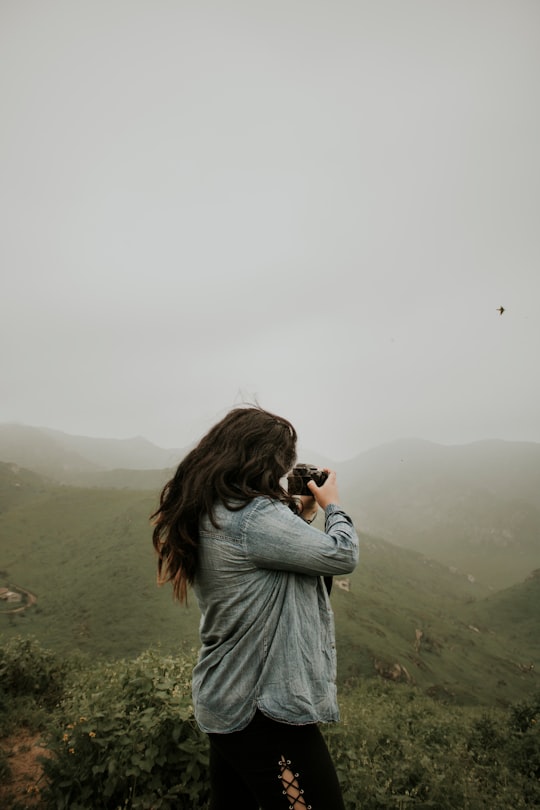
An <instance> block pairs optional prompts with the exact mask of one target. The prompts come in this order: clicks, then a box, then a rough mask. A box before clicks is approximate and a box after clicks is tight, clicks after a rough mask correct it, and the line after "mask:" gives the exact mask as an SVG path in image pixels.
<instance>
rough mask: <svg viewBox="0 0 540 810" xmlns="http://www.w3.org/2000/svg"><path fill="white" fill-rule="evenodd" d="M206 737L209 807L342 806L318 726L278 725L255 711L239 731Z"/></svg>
mask: <svg viewBox="0 0 540 810" xmlns="http://www.w3.org/2000/svg"><path fill="white" fill-rule="evenodd" d="M208 736H209V739H210V786H211V790H212V799H211V801H210V810H233V808H234V810H259V808H260V810H289V808H291V810H307V809H308V808H312V810H345V808H344V805H343V798H342V795H341V789H340V787H339V782H338V779H337V775H336V771H335V769H334V765H333V763H332V760H331V758H330V754H329V752H328V748H327V746H326V742H325V740H324V738H323V736H322V734H321V732H320V730H319V728H318V726H317V725H316V724H310V725H307V726H292V725H289V724H287V723H278V722H276V721H275V720H270V719H269V718H268V717H265V716H264V715H263V714H262V713H261V712H259V711H258V712H257V713H256V715H255V717H254V718H253V720H252V721H251V723H250V724H249V725H248V726H247V728H245V729H243V730H242V731H236V732H233V733H232V734H209V735H208Z"/></svg>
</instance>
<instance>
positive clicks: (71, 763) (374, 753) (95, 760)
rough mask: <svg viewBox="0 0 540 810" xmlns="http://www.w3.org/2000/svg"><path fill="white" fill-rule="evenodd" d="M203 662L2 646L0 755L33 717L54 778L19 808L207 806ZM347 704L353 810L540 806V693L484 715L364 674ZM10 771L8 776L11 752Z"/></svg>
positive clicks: (334, 743)
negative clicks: (199, 695)
mask: <svg viewBox="0 0 540 810" xmlns="http://www.w3.org/2000/svg"><path fill="white" fill-rule="evenodd" d="M192 663H193V654H192V653H191V652H190V651H185V652H184V653H183V654H181V655H178V656H175V657H171V656H163V655H161V654H160V653H159V652H156V651H147V652H145V653H143V654H142V655H140V656H138V657H137V658H136V659H133V660H123V661H116V662H100V663H89V662H88V661H86V662H83V661H81V660H80V659H76V658H74V659H65V658H59V657H57V656H54V655H52V654H51V653H50V652H49V651H47V650H45V649H43V648H42V647H41V645H39V644H38V643H37V642H35V641H30V640H28V639H13V640H12V641H10V642H9V643H8V644H6V645H4V646H3V647H1V648H0V714H1V720H2V722H1V724H0V725H1V728H2V735H3V738H2V739H0V750H7V749H8V748H9V745H8V742H9V736H10V735H13V733H14V732H15V733H16V730H17V729H18V728H19V729H20V728H21V726H22V725H24V724H28V723H31V724H33V726H34V728H35V727H36V725H38V726H39V729H40V731H41V733H42V735H43V738H44V740H45V741H46V745H47V749H48V753H49V756H48V757H46V758H44V776H43V779H42V781H41V782H40V783H39V784H37V785H34V784H32V785H28V786H26V791H27V792H26V795H23V794H20V795H12V796H11V798H10V800H9V801H10V805H9V806H10V807H11V808H13V810H24V808H26V807H28V806H30V804H29V801H30V800H29V796H30V797H31V798H32V800H33V801H34V802H35V799H36V797H37V798H38V799H39V805H38V806H39V807H40V808H42V810H173V808H175V810H182V809H184V810H188V809H189V810H205V808H206V807H207V802H208V750H207V740H206V737H205V735H203V734H201V733H200V732H199V730H198V728H197V726H196V724H195V722H194V719H193V713H192V708H191V705H190V697H191V696H190V672H191V667H192ZM341 707H342V722H341V723H340V724H337V725H335V726H334V725H332V726H327V727H323V728H324V733H325V735H326V737H327V740H328V744H329V747H330V749H331V752H332V754H333V757H334V760H335V762H336V766H337V770H338V775H339V778H340V781H341V784H342V787H343V792H344V796H345V806H346V808H347V810H360V808H361V810H384V809H385V808H387V809H388V810H390V809H391V808H392V809H394V808H395V810H398V808H399V809H400V810H403V808H409V807H410V808H413V807H414V808H436V810H455V808H462V810H508V808H510V807H511V808H513V810H519V809H520V808H529V807H537V806H538V804H539V802H540V694H538V695H536V696H534V697H531V698H529V699H527V700H523V701H520V702H517V703H516V704H513V705H511V706H509V707H508V708H506V709H501V708H498V709H497V708H491V709H489V710H485V709H479V708H475V709H473V708H465V707H457V706H449V705H445V704H444V703H441V702H436V701H434V700H432V699H430V698H429V697H427V696H426V695H424V694H422V693H421V692H419V691H418V690H417V689H414V688H412V687H410V686H398V685H391V684H384V683H381V682H374V681H366V680H363V679H360V680H358V681H357V682H355V683H351V684H349V686H348V687H347V689H345V690H342V694H341ZM36 718H37V719H36ZM0 772H1V773H2V776H3V778H4V780H5V781H7V782H9V773H10V759H9V757H8V756H7V755H6V754H4V755H3V756H0ZM28 789H29V792H28ZM32 806H34V807H35V806H36V804H35V803H34V804H32Z"/></svg>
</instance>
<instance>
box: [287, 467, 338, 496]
mask: <svg viewBox="0 0 540 810" xmlns="http://www.w3.org/2000/svg"><path fill="white" fill-rule="evenodd" d="M327 478H328V473H327V472H325V471H324V470H320V469H319V467H315V466H314V465H313V464H297V465H296V467H295V468H294V469H293V470H291V472H290V473H289V475H288V476H287V491H288V493H289V495H312V492H311V491H310V490H309V489H308V485H307V484H308V481H315V483H316V484H317V486H318V487H320V486H321V485H322V484H324V482H325V481H326V479H327Z"/></svg>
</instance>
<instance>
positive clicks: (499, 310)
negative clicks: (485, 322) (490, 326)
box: [497, 307, 504, 315]
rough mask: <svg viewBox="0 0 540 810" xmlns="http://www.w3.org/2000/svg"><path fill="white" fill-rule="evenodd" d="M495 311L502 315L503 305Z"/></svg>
mask: <svg viewBox="0 0 540 810" xmlns="http://www.w3.org/2000/svg"><path fill="white" fill-rule="evenodd" d="M497 312H498V313H499V315H502V314H503V312H504V307H499V309H498V310H497Z"/></svg>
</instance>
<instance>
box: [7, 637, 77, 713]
mask: <svg viewBox="0 0 540 810" xmlns="http://www.w3.org/2000/svg"><path fill="white" fill-rule="evenodd" d="M65 674H66V664H65V663H64V662H62V661H61V659H59V658H58V657H57V656H56V655H55V654H54V653H52V652H50V651H49V650H45V649H43V647H42V646H41V645H40V643H39V642H38V641H37V640H36V639H33V638H21V637H19V636H17V637H16V638H13V639H11V640H10V641H8V642H7V643H6V644H4V645H2V647H0V701H2V702H4V703H5V702H6V698H11V697H26V698H32V699H33V700H35V701H36V702H37V703H38V704H40V705H53V704H54V702H55V701H56V700H57V698H58V696H59V695H60V694H61V692H62V689H63V681H64V677H65Z"/></svg>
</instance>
